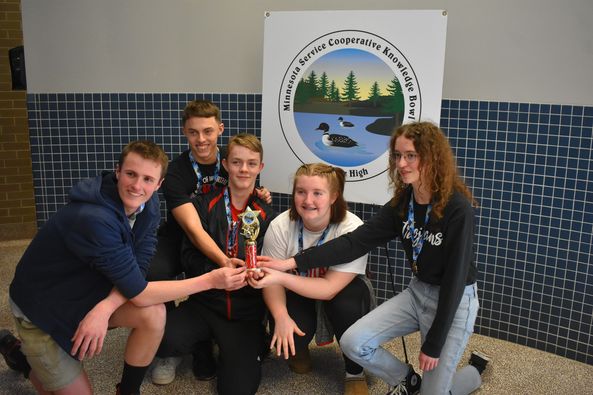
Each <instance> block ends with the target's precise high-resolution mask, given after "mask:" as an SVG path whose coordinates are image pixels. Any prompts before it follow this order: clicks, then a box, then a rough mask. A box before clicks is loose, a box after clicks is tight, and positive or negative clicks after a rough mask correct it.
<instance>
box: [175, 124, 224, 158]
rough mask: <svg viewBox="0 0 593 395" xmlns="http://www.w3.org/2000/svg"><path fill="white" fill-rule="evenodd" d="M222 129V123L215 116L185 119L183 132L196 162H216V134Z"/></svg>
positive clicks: (220, 132)
mask: <svg viewBox="0 0 593 395" xmlns="http://www.w3.org/2000/svg"><path fill="white" fill-rule="evenodd" d="M223 131H224V124H223V123H222V122H218V121H217V120H216V117H208V118H203V117H191V118H189V119H188V120H187V121H185V124H184V125H183V134H184V135H185V137H186V138H187V142H188V143H189V146H190V148H191V152H192V155H193V157H194V159H195V160H196V161H197V162H198V163H201V164H205V165H208V164H212V163H214V162H216V152H217V142H218V136H220V135H221V134H222V132H223Z"/></svg>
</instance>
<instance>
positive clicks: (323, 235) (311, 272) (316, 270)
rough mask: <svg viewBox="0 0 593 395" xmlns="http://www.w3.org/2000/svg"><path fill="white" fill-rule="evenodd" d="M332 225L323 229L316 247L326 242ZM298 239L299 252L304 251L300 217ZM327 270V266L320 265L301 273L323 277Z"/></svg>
mask: <svg viewBox="0 0 593 395" xmlns="http://www.w3.org/2000/svg"><path fill="white" fill-rule="evenodd" d="M330 225H331V224H328V225H327V226H326V228H325V229H324V230H323V233H321V237H319V240H317V243H316V244H315V247H317V246H320V245H322V244H323V243H324V242H325V238H326V237H327V232H329V227H330ZM298 241H299V252H302V251H303V221H302V220H300V219H299V236H298ZM326 272H327V268H326V267H319V268H313V269H308V270H307V271H306V272H300V273H299V274H300V275H301V276H304V277H321V276H323V275H324V274H325V273H326Z"/></svg>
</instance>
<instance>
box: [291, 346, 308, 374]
mask: <svg viewBox="0 0 593 395" xmlns="http://www.w3.org/2000/svg"><path fill="white" fill-rule="evenodd" d="M288 367H289V368H290V370H292V371H293V372H295V373H298V374H305V373H309V372H310V371H311V370H312V369H313V367H312V366H311V355H310V354H309V348H305V349H303V350H296V355H294V356H292V355H291V356H290V357H288Z"/></svg>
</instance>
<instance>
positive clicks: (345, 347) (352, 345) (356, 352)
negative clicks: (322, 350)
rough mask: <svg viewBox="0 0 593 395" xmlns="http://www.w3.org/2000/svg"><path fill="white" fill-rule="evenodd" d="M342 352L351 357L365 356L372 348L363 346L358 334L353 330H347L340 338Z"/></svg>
mask: <svg viewBox="0 0 593 395" xmlns="http://www.w3.org/2000/svg"><path fill="white" fill-rule="evenodd" d="M340 347H341V349H342V352H343V353H344V354H345V355H346V356H347V357H348V358H350V359H353V360H354V359H360V358H363V359H364V358H365V356H367V355H369V354H370V353H371V352H372V348H370V347H366V346H363V345H362V344H360V341H359V340H358V336H356V334H355V333H353V332H352V331H349V330H347V331H346V332H345V333H344V335H342V338H341V339H340Z"/></svg>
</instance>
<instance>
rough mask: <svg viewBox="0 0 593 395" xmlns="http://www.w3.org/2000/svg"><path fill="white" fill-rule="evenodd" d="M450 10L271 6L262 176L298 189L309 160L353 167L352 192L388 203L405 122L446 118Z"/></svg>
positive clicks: (275, 187) (272, 184) (349, 173)
mask: <svg viewBox="0 0 593 395" xmlns="http://www.w3.org/2000/svg"><path fill="white" fill-rule="evenodd" d="M446 29H447V15H446V12H445V11H303V12H267V13H266V17H265V29H264V35H265V37H264V67H263V102H262V143H263V145H264V150H265V151H266V158H265V162H266V163H267V164H268V166H266V169H265V170H264V171H263V172H262V174H261V179H262V184H263V185H265V186H266V187H267V188H268V189H270V190H272V191H276V192H284V193H290V192H291V188H292V186H291V179H292V175H293V174H294V172H295V171H296V169H297V168H298V167H299V166H300V165H301V164H303V163H312V162H324V163H327V164H330V165H333V166H337V167H341V168H342V169H343V170H344V171H345V172H346V190H345V197H346V199H347V200H349V201H352V202H364V203H374V204H383V203H385V202H386V201H387V200H389V198H390V192H389V189H388V183H389V181H388V175H387V168H388V145H389V138H390V136H391V133H392V131H393V130H394V129H395V128H397V127H398V126H400V125H401V124H403V123H408V122H415V121H420V120H428V121H432V122H434V123H437V124H438V123H439V119H440V112H441V95H442V86H443V68H444V61H445V39H446Z"/></svg>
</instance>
